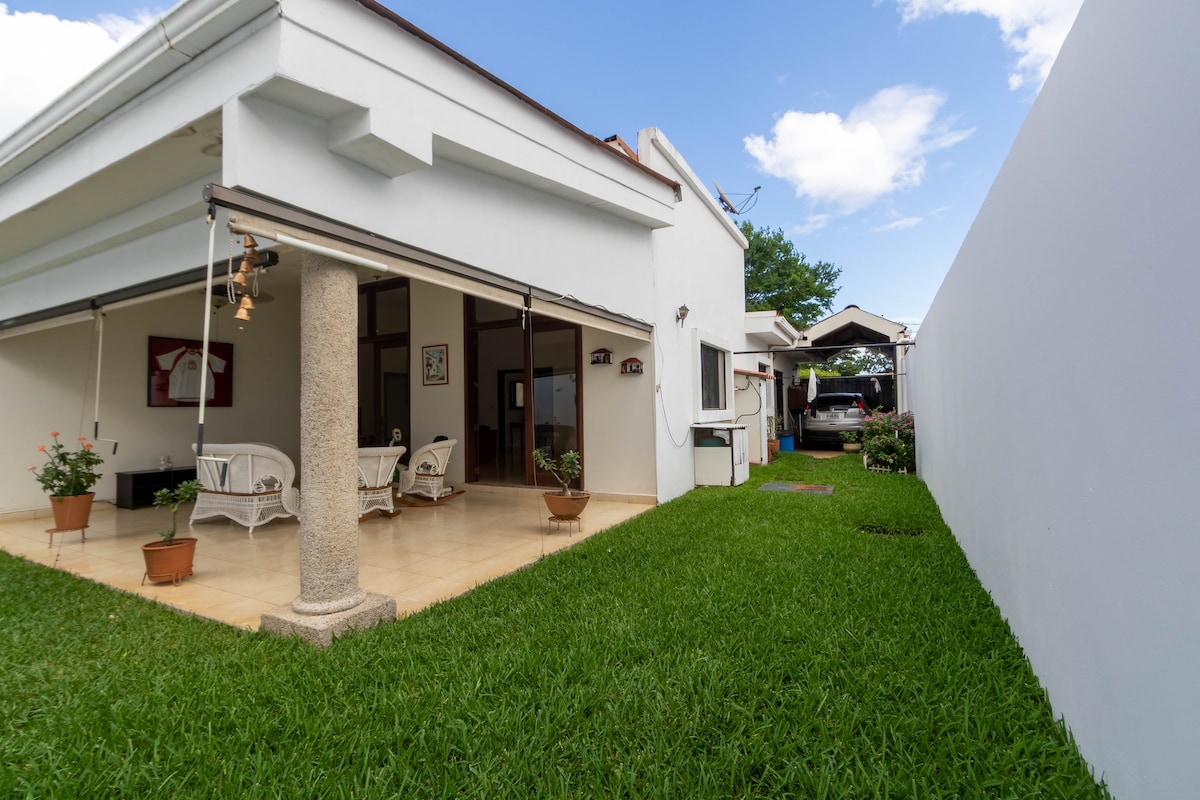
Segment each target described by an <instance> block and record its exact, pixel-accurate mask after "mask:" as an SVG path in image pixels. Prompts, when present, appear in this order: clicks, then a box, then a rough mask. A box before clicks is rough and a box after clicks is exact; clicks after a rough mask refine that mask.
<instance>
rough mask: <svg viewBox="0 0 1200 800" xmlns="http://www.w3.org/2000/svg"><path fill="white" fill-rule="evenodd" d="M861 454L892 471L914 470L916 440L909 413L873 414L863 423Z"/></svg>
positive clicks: (881, 412) (886, 412)
mask: <svg viewBox="0 0 1200 800" xmlns="http://www.w3.org/2000/svg"><path fill="white" fill-rule="evenodd" d="M863 452H864V453H866V455H867V458H869V459H870V460H871V461H872V462H873V463H875V464H879V465H881V466H885V467H887V468H889V469H892V470H897V471H898V470H901V469H905V470H908V471H909V472H913V471H915V470H916V468H917V437H916V429H915V426H914V424H913V415H912V412H911V411H905V412H904V413H903V414H901V413H898V412H895V411H877V412H875V413H872V414H868V415H867V417H866V419H864V420H863Z"/></svg>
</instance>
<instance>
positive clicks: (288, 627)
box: [261, 592, 396, 647]
mask: <svg viewBox="0 0 1200 800" xmlns="http://www.w3.org/2000/svg"><path fill="white" fill-rule="evenodd" d="M395 619H396V598H394V597H388V596H387V595H382V594H371V593H370V592H368V593H367V599H366V600H364V601H363V602H362V603H360V604H359V605H356V606H355V607H354V608H349V609H346V610H345V611H336V612H334V613H332V614H321V615H319V616H312V615H309V614H297V613H296V612H295V611H293V610H292V607H291V605H290V604H289V605H285V606H278V607H277V608H275V609H273V610H271V611H268V612H266V613H265V614H263V615H262V625H261V627H262V630H264V631H266V632H267V633H273V634H275V635H277V636H299V637H300V638H301V639H303V640H304V641H306V642H308V643H309V644H315V645H317V646H318V647H328V646H329V645H331V644H333V640H334V638H335V637H339V636H342V635H343V634H346V633H349V632H350V631H362V630H366V629H368V628H374V627H375V626H376V625H378V624H379V623H381V622H391V621H393V620H395Z"/></svg>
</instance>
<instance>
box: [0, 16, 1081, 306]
mask: <svg viewBox="0 0 1200 800" xmlns="http://www.w3.org/2000/svg"><path fill="white" fill-rule="evenodd" d="M385 4H386V5H388V6H389V7H390V8H392V9H393V10H395V11H396V12H397V13H398V14H400V15H401V16H404V17H406V18H407V19H409V20H410V21H411V22H413V23H414V24H416V25H417V26H419V27H421V28H423V29H424V30H425V31H427V32H428V33H430V34H431V35H433V36H434V37H436V38H438V39H440V40H442V41H443V42H445V43H446V44H447V45H449V46H450V47H452V48H454V49H456V50H458V51H459V52H460V53H462V54H463V55H465V56H466V57H467V58H469V59H471V60H473V61H475V62H476V63H477V64H479V65H480V66H482V67H483V68H484V69H487V70H489V71H490V72H492V73H494V74H496V75H497V76H499V77H500V78H502V79H503V80H505V81H507V82H508V83H510V84H512V85H513V86H515V87H516V88H517V89H519V90H521V91H522V92H524V93H525V94H527V95H529V96H531V97H532V98H533V99H535V100H537V101H539V102H541V103H542V104H544V105H546V106H548V107H549V108H550V109H552V110H554V111H555V112H556V113H558V114H560V115H561V116H563V117H565V118H566V119H568V120H570V121H571V122H573V123H574V124H576V125H577V126H579V127H580V128H582V129H583V130H585V131H587V132H589V133H591V134H594V135H596V136H598V137H601V138H604V137H606V136H609V135H611V134H614V133H615V134H618V135H620V136H621V137H622V138H623V139H625V141H627V142H628V143H629V144H630V145H635V144H636V137H637V131H638V130H640V129H642V128H645V127H649V126H657V127H658V128H660V129H662V130H663V132H664V133H666V135H667V137H668V138H669V139H671V141H672V142H673V143H674V144H675V146H676V147H677V148H678V149H679V150H680V152H681V153H682V154H683V156H684V158H685V159H687V161H688V163H689V164H690V165H691V167H692V169H693V170H694V171H695V172H696V174H697V175H698V176H699V177H700V178H701V180H703V181H704V182H705V184H706V185H707V186H708V187H709V188H710V189H711V188H712V182H713V181H714V180H715V181H717V182H719V183H720V184H721V187H722V188H723V189H724V190H725V191H726V193H727V194H729V195H730V196H731V198H732V199H733V200H734V201H735V202H737V201H740V200H742V199H744V198H745V196H746V195H748V193H750V192H751V191H752V190H753V188H754V187H755V186H761V187H762V189H761V190H760V193H759V196H758V198H757V204H756V205H755V206H754V207H753V208H752V209H749V210H748V211H747V213H746V214H745V215H744V216H743V217H742V218H743V219H748V220H750V221H751V222H752V223H753V224H754V225H755V226H757V227H762V226H767V227H770V228H772V229H774V228H781V229H783V231H784V232H785V234H786V235H787V236H788V237H789V238H790V239H791V240H792V241H793V242H795V244H796V246H797V248H798V249H799V250H800V251H801V252H803V253H805V254H806V256H807V257H808V259H809V260H810V261H816V260H822V261H830V262H833V263H834V264H836V265H838V266H839V267H841V268H842V276H841V279H840V281H839V284H840V286H841V291H840V292H839V294H838V296H837V298H836V300H835V301H834V308H835V310H836V309H839V308H841V307H842V306H844V305H847V304H850V303H854V304H856V305H858V306H861V307H862V308H864V309H866V310H868V311H872V312H874V313H877V314H880V315H882V316H884V317H888V318H890V319H894V320H897V321H901V322H905V323H910V324H915V323H918V322H919V321H920V319H921V318H922V317H923V316H924V314H925V312H926V310H927V309H928V307H929V305H930V303H931V302H932V300H933V297H934V295H935V293H936V292H937V288H938V286H939V285H940V283H941V280H942V278H943V277H944V275H945V273H946V271H947V270H948V269H949V267H950V264H951V263H952V262H953V260H954V256H955V253H956V252H957V250H958V247H959V245H960V244H961V242H962V240H963V237H964V236H965V235H966V233H967V230H968V229H969V227H970V225H971V222H972V220H973V219H974V217H975V214H976V212H977V211H978V210H979V207H980V205H981V204H982V202H983V199H984V197H985V196H986V194H987V191H988V188H989V187H990V186H991V183H992V180H993V179H994V178H995V176H996V173H997V171H998V170H999V168H1000V165H1001V164H1002V163H1003V161H1004V158H1005V156H1006V155H1007V153H1008V149H1009V147H1010V146H1011V144H1012V141H1013V138H1014V137H1015V136H1016V133H1017V130H1018V129H1019V128H1020V125H1021V123H1022V121H1023V120H1024V118H1025V115H1026V114H1027V113H1028V110H1029V107H1030V104H1031V103H1032V102H1033V100H1034V98H1035V97H1036V93H1037V90H1038V89H1039V88H1040V86H1041V81H1042V80H1043V79H1044V76H1045V71H1046V69H1047V68H1048V67H1049V65H1050V63H1051V62H1052V61H1053V57H1054V56H1055V55H1056V54H1057V52H1058V47H1059V45H1061V41H1062V37H1063V35H1065V33H1066V30H1067V29H1068V28H1069V26H1070V24H1071V22H1072V21H1073V20H1074V17H1075V14H1076V12H1077V11H1078V8H1079V6H1080V4H1081V0H760V1H759V2H750V3H743V4H733V3H716V2H710V0H697V1H694V2H687V3H683V2H669V1H666V0H664V2H659V3H657V4H642V5H627V6H613V5H611V4H607V5H606V4H596V3H564V2H562V0H509V1H508V2H506V3H496V2H478V0H440V2H436V3H431V2H428V0H422V1H421V2H413V1H411V0H390V2H385ZM167 7H169V4H165V3H164V4H158V5H147V4H145V3H137V2H128V1H127V0H103V1H102V2H62V1H60V2H43V1H42V0H11V2H7V3H0V11H2V12H3V13H2V14H0V85H3V86H5V87H6V89H5V91H4V92H3V93H2V94H0V136H3V135H6V134H7V133H8V132H9V131H11V130H12V129H13V128H15V127H16V126H17V125H18V124H19V123H20V121H21V120H23V119H24V118H26V117H28V116H30V115H31V114H33V113H34V112H35V111H36V110H37V108H38V107H39V106H40V105H44V104H45V103H46V102H48V101H49V100H51V99H53V97H54V96H56V95H57V94H58V93H59V92H61V91H63V90H64V89H65V88H66V87H67V86H69V85H70V83H72V82H73V81H74V80H77V79H78V78H80V77H82V76H83V75H84V74H85V73H86V72H87V71H88V70H89V69H90V68H91V67H93V66H95V65H96V64H97V63H99V61H100V60H101V59H102V58H104V57H106V56H107V55H108V54H110V53H111V52H112V51H113V50H115V48H116V47H117V44H118V42H123V41H125V40H127V39H128V38H129V37H130V36H131V35H133V34H134V33H135V32H136V31H137V30H138V29H139V28H140V26H141V25H143V24H144V23H145V22H146V21H147V20H152V19H153V18H154V16H155V15H156V13H161V12H162V11H163V10H164V9H165V8H167ZM31 12H32V13H31ZM48 54H53V55H52V56H50V57H47V56H48ZM10 87H11V88H10Z"/></svg>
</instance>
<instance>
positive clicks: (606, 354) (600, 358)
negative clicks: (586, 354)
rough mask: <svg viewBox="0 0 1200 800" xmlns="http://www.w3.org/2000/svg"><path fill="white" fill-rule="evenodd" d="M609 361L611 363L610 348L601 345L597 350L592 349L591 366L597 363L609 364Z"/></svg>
mask: <svg viewBox="0 0 1200 800" xmlns="http://www.w3.org/2000/svg"><path fill="white" fill-rule="evenodd" d="M611 363H612V350H609V349H608V348H605V347H601V348H600V349H599V350H593V351H592V366H595V365H597V364H611Z"/></svg>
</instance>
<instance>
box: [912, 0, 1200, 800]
mask: <svg viewBox="0 0 1200 800" xmlns="http://www.w3.org/2000/svg"><path fill="white" fill-rule="evenodd" d="M1197 30H1200V4H1196V3H1193V2H1187V3H1185V2H1178V0H1145V1H1144V2H1139V3H1136V4H1135V3H1129V2H1122V1H1121V0H1087V3H1086V4H1085V6H1084V8H1083V10H1082V11H1081V13H1080V15H1079V18H1078V20H1077V22H1076V24H1075V28H1074V30H1073V31H1072V33H1071V36H1070V37H1069V38H1068V40H1067V42H1066V45H1065V46H1064V47H1063V50H1062V53H1061V55H1060V56H1059V59H1058V63H1057V64H1056V66H1055V68H1054V72H1053V73H1052V75H1051V76H1050V79H1049V80H1048V81H1047V83H1046V85H1045V87H1044V88H1043V90H1042V93H1041V96H1040V97H1039V98H1038V100H1037V101H1036V103H1035V104H1034V106H1033V108H1032V110H1031V112H1030V114H1029V118H1028V120H1027V121H1026V123H1025V125H1024V127H1023V128H1022V130H1021V132H1020V134H1019V136H1018V138H1017V140H1016V142H1015V144H1014V146H1013V149H1012V152H1011V153H1010V155H1009V158H1008V160H1007V162H1006V163H1005V165H1004V167H1003V169H1002V170H1001V172H1000V174H999V176H998V178H997V179H996V182H995V184H994V185H993V187H992V189H991V192H990V194H989V195H988V198H987V200H986V202H985V204H984V206H983V208H982V210H981V211H980V213H979V216H978V218H977V219H976V220H975V223H974V225H973V226H972V228H971V231H970V233H969V234H968V236H967V238H966V240H965V242H964V243H963V246H962V249H961V250H960V251H959V254H958V257H957V258H956V260H955V263H954V266H953V268H952V269H951V271H950V273H949V275H948V277H947V278H946V281H945V283H944V284H943V286H942V288H941V290H940V291H939V293H938V296H937V298H936V300H935V301H934V304H933V307H932V308H931V310H930V312H929V315H928V316H927V317H926V319H925V322H924V324H923V325H922V328H921V331H920V335H919V337H918V339H917V347H916V348H914V350H913V351H912V360H911V366H910V373H911V378H912V380H911V386H912V390H913V403H914V408H915V412H916V417H917V426H918V446H919V449H920V463H919V468H920V471H921V474H922V475H923V477H924V478H925V480H926V481H927V482H928V484H929V487H930V488H931V490H932V491H933V494H934V496H935V497H936V498H937V501H938V503H939V504H940V506H941V510H942V513H943V515H944V516H945V518H946V521H947V522H948V523H949V525H950V526H951V528H952V529H953V531H954V533H955V535H956V536H957V537H958V539H959V541H960V542H961V543H962V546H963V548H964V550H965V551H966V553H967V555H968V557H969V558H970V561H971V563H972V565H973V566H974V567H975V569H976V570H977V572H978V573H979V576H980V578H981V580H982V581H983V584H984V585H985V586H986V587H987V589H988V590H989V591H990V592H991V593H992V596H993V597H994V598H995V600H996V602H997V604H998V605H999V606H1000V609H1001V611H1002V613H1003V614H1004V616H1005V617H1006V618H1007V619H1008V620H1009V622H1010V624H1011V625H1012V628H1013V630H1014V631H1015V633H1016V635H1017V637H1018V639H1019V640H1020V643H1021V645H1022V647H1023V648H1024V649H1025V652H1026V653H1027V654H1028V656H1029V658H1030V660H1031V662H1032V663H1033V666H1034V669H1035V670H1036V672H1037V674H1038V676H1039V678H1040V679H1041V681H1042V685H1043V686H1044V687H1045V688H1046V690H1047V691H1048V693H1049V696H1050V700H1051V702H1052V703H1053V706H1054V710H1055V713H1056V714H1058V715H1061V716H1063V717H1064V718H1065V721H1066V723H1067V725H1068V726H1069V727H1070V729H1071V730H1072V732H1073V734H1074V736H1075V737H1076V740H1077V741H1078V743H1079V746H1080V748H1081V750H1082V752H1083V754H1084V756H1085V757H1086V758H1087V759H1088V761H1089V762H1090V763H1091V764H1092V766H1093V768H1094V770H1095V772H1096V774H1097V776H1103V777H1104V778H1105V779H1106V780H1107V781H1108V784H1109V786H1110V788H1111V789H1112V791H1113V793H1114V795H1115V796H1116V797H1118V798H1139V800H1146V799H1148V798H1181V797H1194V796H1196V793H1197V790H1196V778H1195V777H1194V775H1193V772H1194V770H1195V767H1196V759H1195V756H1196V752H1197V748H1196V742H1197V739H1198V735H1200V679H1198V678H1197V675H1198V674H1200V536H1197V523H1196V518H1197V514H1196V504H1195V495H1196V492H1197V489H1196V478H1197V475H1198V473H1200V469H1198V468H1197V464H1198V463H1200V462H1198V458H1200V455H1198V454H1200V421H1198V420H1200V417H1198V415H1197V414H1196V412H1195V410H1194V405H1195V397H1196V396H1197V393H1198V392H1200V376H1198V375H1197V373H1196V372H1195V370H1194V369H1193V368H1192V361H1193V354H1194V350H1193V348H1194V345H1195V342H1196V341H1197V338H1198V337H1197V334H1198V333H1200V331H1198V328H1200V324H1198V322H1197V311H1196V303H1197V300H1198V299H1200V270H1198V269H1197V265H1196V260H1197V253H1198V252H1200V241H1198V237H1197V233H1196V231H1197V218H1198V216H1200V200H1198V198H1200V188H1198V187H1200V139H1198V134H1200V89H1198V86H1200V84H1198V83H1197V81H1196V75H1197V74H1198V70H1200V50H1198V49H1197V48H1196V46H1195V38H1196V31H1197ZM1132 386H1139V387H1144V388H1138V389H1136V390H1134V389H1132V388H1130V387H1132Z"/></svg>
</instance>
